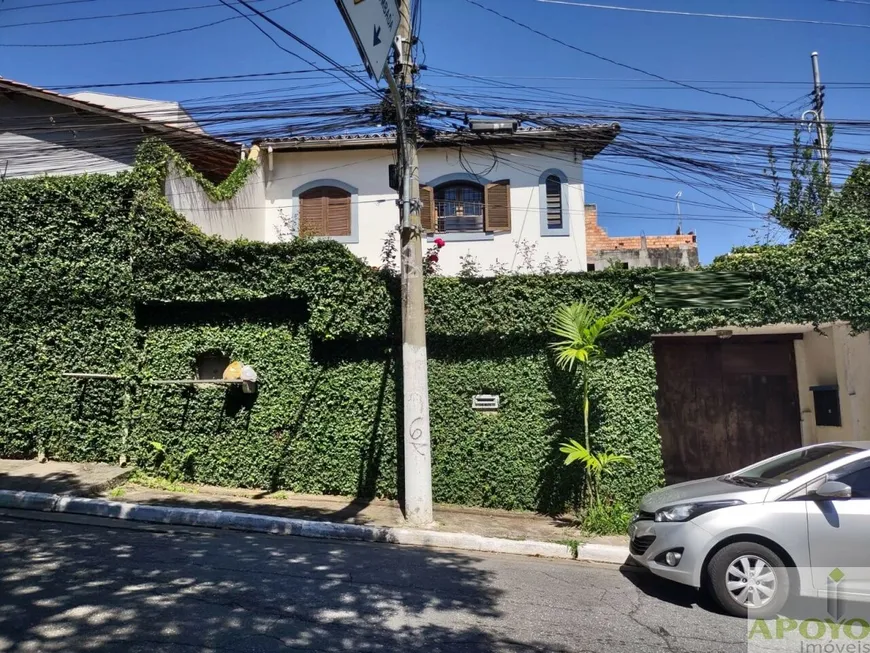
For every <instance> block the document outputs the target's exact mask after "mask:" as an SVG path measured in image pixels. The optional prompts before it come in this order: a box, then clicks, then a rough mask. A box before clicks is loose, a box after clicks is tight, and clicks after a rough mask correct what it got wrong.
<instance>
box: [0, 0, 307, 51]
mask: <svg viewBox="0 0 870 653" xmlns="http://www.w3.org/2000/svg"><path fill="white" fill-rule="evenodd" d="M221 1H222V2H223V0H221ZM300 2H302V0H291V2H287V3H285V4H283V5H280V6H278V7H274V8H272V9H268V10H267V11H278V10H280V9H285V8H286V7H290V6H292V5H295V4H298V3H300ZM228 6H230V5H228ZM233 9H235V7H233ZM240 15H241V16H242V17H246V16H245V14H243V13H241V12H240ZM238 19H239V18H238V17H237V16H232V17H230V18H222V19H221V20H216V21H213V22H211V23H206V24H205V25H194V26H193V27H183V28H181V29H175V30H171V31H169V32H159V33H157V34H146V35H144V36H129V37H125V38H121V39H104V40H101V41H85V42H81V43H0V47H2V48H78V47H83V46H90V45H105V44H107V43H127V42H129V41H147V40H149V39H156V38H159V37H162V36H171V35H173V34H183V33H185V32H195V31H197V30H201V29H206V28H207V27H214V26H215V25H221V24H222V23H228V22H230V21H233V20H238Z"/></svg>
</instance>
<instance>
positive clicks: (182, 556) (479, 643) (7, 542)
mask: <svg viewBox="0 0 870 653" xmlns="http://www.w3.org/2000/svg"><path fill="white" fill-rule="evenodd" d="M502 593H503V590H501V589H499V588H497V587H496V586H495V579H494V576H493V572H492V571H490V570H489V569H488V568H487V567H486V565H485V564H481V561H480V559H477V558H475V557H473V556H467V555H460V554H458V553H453V552H445V551H438V550H434V549H423V548H403V547H397V546H391V545H375V546H373V545H364V544H357V543H348V542H323V541H316V540H305V539H303V538H290V537H279V536H268V535H259V534H258V535H251V534H243V533H230V532H214V531H189V532H179V531H168V530H161V529H160V527H153V528H149V529H146V530H143V529H142V528H135V529H134V528H129V527H114V526H109V527H99V528H98V527H94V526H90V525H83V524H73V523H63V524H62V523H58V522H40V521H24V520H19V519H11V518H8V517H0V649H2V650H14V651H25V650H27V651H29V650H38V651H42V652H46V653H48V652H53V651H63V652H65V653H66V652H75V651H85V650H87V651H93V652H97V653H109V652H113V653H114V652H118V653H121V652H123V653H127V652H128V651H154V650H157V651H161V652H163V651H169V652H175V651H191V650H193V651H199V650H208V651H233V652H239V653H241V652H244V651H262V652H268V651H302V650H304V651H318V652H326V653H331V652H336V653H338V652H341V653H346V652H347V651H354V652H356V651H384V652H387V651H389V652H390V653H393V652H396V651H403V652H404V651H426V652H427V653H431V652H438V651H444V652H448V651H450V652H452V651H468V652H477V651H480V652H484V651H487V652H490V651H528V650H538V651H543V650H546V651H556V652H558V651H567V650H569V649H562V648H559V647H555V648H554V647H553V646H551V645H544V644H542V643H540V642H536V641H532V640H533V638H534V637H535V635H532V634H530V635H528V637H529V638H530V641H515V640H513V639H509V638H508V637H507V636H502V635H498V634H495V633H497V632H499V631H500V630H501V631H502V632H503V629H499V628H497V620H498V618H499V617H500V615H501V612H500V610H499V608H498V607H497V606H498V601H499V598H500V597H501V596H502ZM523 637H525V636H523Z"/></svg>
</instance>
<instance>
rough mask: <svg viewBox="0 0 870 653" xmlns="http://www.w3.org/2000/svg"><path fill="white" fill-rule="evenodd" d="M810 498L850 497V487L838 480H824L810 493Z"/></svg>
mask: <svg viewBox="0 0 870 653" xmlns="http://www.w3.org/2000/svg"><path fill="white" fill-rule="evenodd" d="M812 498H814V499H821V500H823V501H824V500H829V499H851V498H852V488H851V487H849V486H848V485H846V484H845V483H840V482H839V481H825V482H824V483H822V484H821V485H820V486H819V489H818V490H816V491H815V492H813V493H812Z"/></svg>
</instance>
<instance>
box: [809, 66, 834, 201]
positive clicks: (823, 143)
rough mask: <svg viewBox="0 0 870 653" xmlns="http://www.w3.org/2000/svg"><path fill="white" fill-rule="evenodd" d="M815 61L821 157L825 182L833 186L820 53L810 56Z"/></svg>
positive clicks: (814, 81)
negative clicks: (820, 72) (820, 70)
mask: <svg viewBox="0 0 870 653" xmlns="http://www.w3.org/2000/svg"><path fill="white" fill-rule="evenodd" d="M810 58H811V59H812V61H813V87H814V92H815V103H814V105H815V106H814V107H813V108H814V109H815V113H816V132H817V134H818V138H819V155H820V157H821V159H822V166H823V167H824V169H825V181H826V182H827V184H828V185H829V186H830V185H831V153H830V150H829V149H828V129H827V125H826V124H825V92H824V88H823V87H822V77H821V75H820V74H819V53H818V52H813V53H812V54H811V55H810Z"/></svg>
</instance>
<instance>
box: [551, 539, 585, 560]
mask: <svg viewBox="0 0 870 653" xmlns="http://www.w3.org/2000/svg"><path fill="white" fill-rule="evenodd" d="M556 544H564V545H565V546H567V547H568V551H570V552H571V557H572V558H574V560H576V559H577V556H578V555H579V552H580V545H581V544H583V542H581V541H580V540H559V541H558V542H556Z"/></svg>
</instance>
